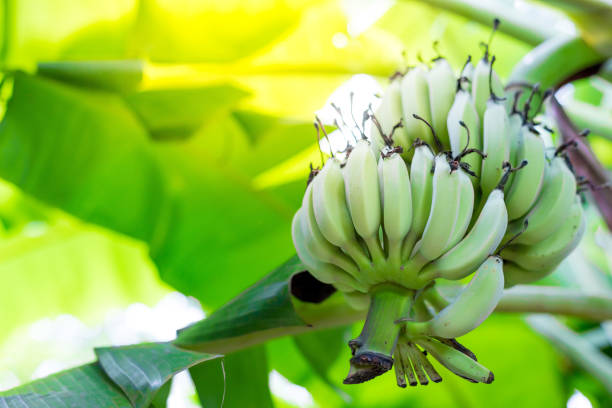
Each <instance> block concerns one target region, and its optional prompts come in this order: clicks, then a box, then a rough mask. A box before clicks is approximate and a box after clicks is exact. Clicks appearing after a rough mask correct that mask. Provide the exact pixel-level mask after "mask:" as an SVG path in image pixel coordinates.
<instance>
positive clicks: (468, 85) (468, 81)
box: [461, 56, 474, 93]
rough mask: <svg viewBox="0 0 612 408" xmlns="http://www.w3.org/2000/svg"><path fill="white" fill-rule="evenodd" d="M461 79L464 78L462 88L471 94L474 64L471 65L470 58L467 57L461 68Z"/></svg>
mask: <svg viewBox="0 0 612 408" xmlns="http://www.w3.org/2000/svg"><path fill="white" fill-rule="evenodd" d="M461 78H464V81H465V83H464V84H463V87H464V89H465V90H466V91H468V92H470V93H471V92H472V80H473V79H474V64H472V57H471V56H470V57H468V60H467V62H466V63H465V65H464V66H463V70H462V71H461Z"/></svg>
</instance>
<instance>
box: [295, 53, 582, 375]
mask: <svg viewBox="0 0 612 408" xmlns="http://www.w3.org/2000/svg"><path fill="white" fill-rule="evenodd" d="M494 61H495V58H494V57H493V58H489V56H488V51H487V52H486V53H485V56H484V58H482V59H481V60H480V61H479V62H478V63H477V64H476V66H473V65H472V64H471V63H470V62H469V60H468V63H466V65H465V67H464V68H463V70H462V71H461V74H460V75H459V76H457V75H456V73H455V71H454V70H453V69H452V67H451V65H450V64H449V63H448V62H447V61H446V60H445V59H443V58H436V59H435V61H433V63H432V66H431V67H428V66H426V65H425V64H421V65H419V66H417V67H414V68H412V69H409V70H408V72H406V73H405V74H403V75H395V76H394V78H392V79H391V84H390V85H389V87H388V89H387V90H386V92H385V93H384V94H383V95H382V99H381V103H380V105H379V107H378V109H376V111H372V110H371V109H369V110H368V111H366V112H365V113H364V124H365V123H367V122H366V121H369V122H370V124H371V129H370V130H371V132H370V133H371V135H370V137H369V138H367V137H366V129H363V127H365V126H364V124H362V128H361V129H359V131H360V134H361V138H357V139H349V138H347V140H348V142H347V146H348V147H347V149H346V150H345V152H344V153H345V154H344V156H343V157H341V155H340V154H336V155H333V156H332V157H330V158H328V159H327V161H326V162H325V163H324V164H323V165H322V168H321V169H320V170H316V171H313V172H312V173H311V176H310V177H309V183H308V185H307V188H306V192H305V194H304V198H303V201H302V205H301V207H300V209H299V210H298V211H297V212H296V214H295V216H294V219H293V224H292V236H293V242H294V245H295V248H296V251H297V253H298V256H299V257H300V259H301V260H302V262H303V263H304V264H305V265H306V267H307V268H308V270H309V271H310V272H311V273H312V275H314V276H315V277H316V278H317V279H319V280H320V281H322V282H325V283H328V284H331V285H334V286H335V287H336V288H337V289H338V290H339V291H341V292H342V293H343V294H344V296H345V298H346V301H347V302H348V303H349V304H350V305H352V306H353V307H355V308H360V309H365V308H369V310H368V317H367V319H366V323H365V326H364V329H363V331H362V333H361V335H360V336H359V337H358V338H356V339H354V340H352V341H351V342H350V343H349V344H350V347H351V349H352V351H353V358H352V359H351V369H350V372H349V375H348V377H347V379H346V380H345V382H346V383H358V382H363V381H367V380H369V379H371V378H373V377H375V376H377V375H380V374H382V373H383V372H385V371H387V370H389V369H390V368H391V367H392V365H393V361H394V360H393V358H392V356H393V353H394V352H398V350H399V355H400V357H399V358H396V361H399V364H397V365H396V369H397V370H399V371H398V379H399V378H400V377H401V378H404V377H405V376H406V375H408V379H409V382H410V383H411V384H412V383H413V382H414V381H413V380H414V377H411V376H414V375H416V377H417V378H418V379H419V381H421V380H422V379H423V378H424V381H426V377H423V376H424V375H425V374H427V375H428V376H429V378H430V379H431V380H432V381H436V379H437V378H439V376H438V375H437V374H434V371H431V368H430V367H431V364H429V365H428V362H427V359H426V358H424V357H423V356H422V354H423V353H422V351H420V349H419V347H420V348H421V349H423V350H425V351H427V352H428V353H429V354H430V355H431V356H433V357H434V358H436V359H438V360H439V361H440V362H441V363H442V364H443V365H445V366H446V367H448V368H450V369H451V371H454V372H455V373H458V374H459V375H461V376H463V377H466V378H469V379H472V380H474V381H479V382H490V381H491V380H492V376H491V375H490V372H489V371H488V370H486V369H484V367H482V366H480V364H478V363H477V362H475V361H474V360H473V359H472V358H469V356H467V357H468V360H469V361H467V360H465V358H464V357H466V355H465V353H461V352H459V354H461V355H459V354H457V350H456V349H455V348H453V347H452V345H449V344H450V343H448V341H450V340H449V339H454V338H455V337H459V336H462V335H464V334H466V333H468V332H469V331H471V330H473V329H474V328H476V327H477V326H478V325H479V324H480V323H481V322H482V321H483V320H484V319H486V317H487V316H488V315H489V314H490V313H491V312H492V310H493V309H494V308H495V306H496V304H497V302H498V301H499V299H500V297H501V294H502V291H503V288H504V286H506V287H508V286H511V285H514V284H516V283H525V282H531V281H534V280H537V279H540V278H542V277H543V276H545V275H547V274H549V273H551V272H552V271H553V270H554V269H555V268H556V266H557V265H558V264H559V263H560V262H561V261H562V260H563V259H564V257H565V256H567V255H568V254H569V253H570V252H571V251H572V250H573V249H574V248H575V247H576V245H577V244H578V242H579V240H580V238H581V236H582V233H583V231H584V217H583V213H582V206H581V203H580V200H579V198H578V197H577V195H576V191H577V189H576V185H577V184H576V178H575V177H574V174H573V172H572V170H571V167H570V166H568V162H567V159H566V156H565V149H566V148H568V145H563V146H560V147H559V148H557V149H555V147H554V146H553V145H552V144H551V140H550V138H549V137H548V136H547V135H548V134H547V131H546V128H545V127H544V126H541V125H539V124H537V123H534V122H533V121H532V120H531V119H528V118H533V117H534V116H535V113H534V112H532V111H530V109H531V108H530V106H529V103H526V104H525V107H524V109H523V110H522V111H519V110H518V108H517V106H516V105H517V104H516V103H515V104H514V106H512V108H511V109H510V107H508V103H507V102H506V101H505V98H502V96H503V86H502V84H501V81H500V79H499V77H498V76H497V75H496V74H495V71H494V69H493V63H494ZM508 97H512V95H508ZM518 99H519V98H518V96H516V97H514V101H515V102H516V101H517V100H518ZM528 101H529V99H528ZM355 124H356V125H357V123H355ZM351 141H352V142H351ZM470 275H472V278H471V281H470V282H469V283H468V284H467V285H466V286H465V289H464V291H463V292H462V293H461V294H460V295H459V296H458V297H457V298H456V299H454V300H453V302H452V303H450V304H448V305H446V306H445V307H443V308H438V310H436V311H435V314H433V315H432V314H431V313H428V312H430V311H431V310H429V309H427V308H426V307H425V306H423V305H419V302H418V301H417V300H418V298H419V296H420V295H421V294H422V293H423V292H424V291H425V290H426V289H427V288H428V287H429V286H430V285H432V284H433V282H435V281H436V280H437V279H439V278H442V279H449V280H461V279H464V278H466V277H468V276H470ZM419 310H420V311H419ZM400 338H401V339H404V340H405V341H404V340H403V341H399V343H398V339H400ZM396 346H397V349H396ZM409 367H412V368H411V369H409ZM432 376H433V377H432ZM398 381H399V380H398ZM402 384H405V381H403V382H402Z"/></svg>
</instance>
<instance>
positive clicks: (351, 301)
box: [341, 291, 370, 310]
mask: <svg viewBox="0 0 612 408" xmlns="http://www.w3.org/2000/svg"><path fill="white" fill-rule="evenodd" d="M341 292H342V296H343V297H344V300H346V303H348V305H349V306H350V307H352V308H353V309H356V310H367V309H368V306H370V295H368V294H367V293H363V292H362V291H341Z"/></svg>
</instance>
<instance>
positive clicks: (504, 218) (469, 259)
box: [419, 189, 508, 282]
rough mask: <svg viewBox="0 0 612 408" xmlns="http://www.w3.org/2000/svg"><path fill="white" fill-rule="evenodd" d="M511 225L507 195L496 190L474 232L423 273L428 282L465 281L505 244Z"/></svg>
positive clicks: (424, 269)
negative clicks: (509, 224)
mask: <svg viewBox="0 0 612 408" xmlns="http://www.w3.org/2000/svg"><path fill="white" fill-rule="evenodd" d="M507 223H508V212H507V211H506V204H505V203H504V192H503V190H501V189H495V190H493V191H492V192H491V194H489V197H488V198H487V201H486V203H485V205H484V207H483V209H482V211H481V212H480V215H479V216H478V219H477V220H476V223H475V224H474V226H473V227H472V229H471V230H470V232H469V233H468V234H467V235H466V236H465V238H463V240H461V241H460V242H459V243H458V244H457V245H455V246H454V247H453V248H452V249H451V250H450V251H448V252H446V253H445V254H444V255H442V256H441V257H440V258H438V259H436V260H435V261H433V262H432V263H430V264H428V265H427V266H425V268H423V270H422V271H421V272H420V273H419V278H420V279H422V280H423V281H425V282H428V281H430V280H433V279H435V278H444V279H452V280H457V279H463V278H464V277H466V276H468V275H469V274H470V273H472V272H473V271H474V269H476V268H477V267H478V266H479V265H480V264H481V263H482V262H483V261H484V260H485V259H486V258H487V257H488V256H489V255H491V254H492V253H493V251H495V249H496V248H497V246H498V245H499V243H500V242H501V240H502V238H503V236H504V232H505V231H506V226H507Z"/></svg>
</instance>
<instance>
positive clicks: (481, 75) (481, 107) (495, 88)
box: [472, 57, 504, 118]
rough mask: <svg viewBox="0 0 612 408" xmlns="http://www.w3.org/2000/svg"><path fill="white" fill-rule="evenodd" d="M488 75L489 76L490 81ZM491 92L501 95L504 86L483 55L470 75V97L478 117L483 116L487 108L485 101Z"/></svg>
mask: <svg viewBox="0 0 612 408" xmlns="http://www.w3.org/2000/svg"><path fill="white" fill-rule="evenodd" d="M489 75H490V76H491V78H490V83H489ZM491 92H493V93H494V94H495V95H503V94H504V86H503V85H502V83H501V80H500V79H499V77H498V76H497V73H496V72H495V70H494V69H493V68H492V67H491V63H490V62H489V60H488V58H486V57H485V58H481V59H480V60H479V61H478V63H477V64H476V68H474V74H473V76H472V99H473V100H474V106H475V107H476V112H478V117H479V118H484V112H485V109H486V108H487V101H488V100H489V97H490V96H491Z"/></svg>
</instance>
